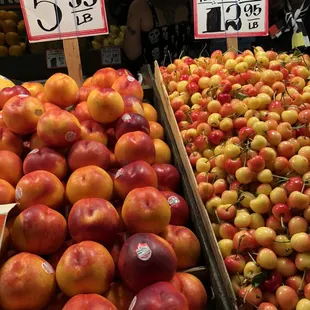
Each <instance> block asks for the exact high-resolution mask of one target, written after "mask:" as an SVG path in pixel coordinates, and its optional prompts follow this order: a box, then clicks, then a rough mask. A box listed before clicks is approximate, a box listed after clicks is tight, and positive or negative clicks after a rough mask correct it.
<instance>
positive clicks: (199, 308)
mask: <svg viewBox="0 0 310 310" xmlns="http://www.w3.org/2000/svg"><path fill="white" fill-rule="evenodd" d="M171 284H172V285H174V286H175V287H176V288H177V289H178V290H179V291H180V292H181V293H182V294H183V295H184V296H185V298H186V299H187V302H188V306H189V308H190V309H191V310H205V309H206V308H207V303H208V296H207V292H206V290H205V288H204V286H203V284H202V283H201V281H200V280H199V279H198V278H197V277H195V276H193V275H191V274H189V273H185V272H177V273H176V274H175V275H174V277H173V279H172V280H171Z"/></svg>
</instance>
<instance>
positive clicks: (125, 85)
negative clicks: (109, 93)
mask: <svg viewBox="0 0 310 310" xmlns="http://www.w3.org/2000/svg"><path fill="white" fill-rule="evenodd" d="M112 88H113V89H115V90H116V91H118V92H119V93H120V94H121V95H122V96H135V97H137V98H138V99H139V100H140V101H142V99H143V96H144V93H143V88H142V86H141V84H140V83H139V82H138V81H137V80H136V79H135V78H133V77H132V76H130V75H127V76H126V75H122V76H120V77H119V78H118V79H117V80H116V81H115V82H114V84H113V85H112Z"/></svg>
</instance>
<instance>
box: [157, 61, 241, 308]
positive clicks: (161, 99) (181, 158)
mask: <svg viewBox="0 0 310 310" xmlns="http://www.w3.org/2000/svg"><path fill="white" fill-rule="evenodd" d="M153 81H154V85H153V89H154V105H155V107H156V109H157V111H159V115H160V117H161V123H162V124H163V126H165V132H166V134H167V140H168V141H169V142H170V143H169V144H170V146H171V148H172V150H173V154H174V162H175V164H176V166H177V167H178V169H179V171H180V173H181V175H182V177H183V184H184V186H183V188H184V195H185V197H186V199H187V200H188V201H190V205H191V206H192V208H193V209H192V213H191V216H192V220H193V223H194V227H195V229H196V232H197V235H198V236H199V237H200V242H201V244H203V252H204V257H205V258H206V264H207V266H208V271H209V277H210V282H211V285H212V289H213V292H214V298H215V302H216V306H217V307H218V308H216V309H223V310H224V309H225V310H230V309H231V310H232V309H237V303H236V296H235V294H234V292H233V289H232V286H231V281H230V278H229V275H228V273H227V270H226V267H225V265H224V262H223V258H222V255H221V253H220V250H219V247H218V245H217V241H216V238H215V235H214V232H213V229H212V226H211V221H210V219H209V216H208V214H207V211H206V208H205V206H204V204H203V202H202V200H201V198H200V196H199V194H198V192H197V183H196V180H195V176H194V173H193V170H192V167H191V166H190V163H189V160H188V156H187V154H186V152H185V148H184V145H183V142H182V138H181V135H180V131H179V129H178V125H177V122H176V120H175V117H174V114H173V111H172V108H171V105H170V103H169V99H168V96H167V91H166V89H165V86H164V84H163V83H162V76H161V73H160V71H159V67H158V63H157V62H155V72H154V79H153Z"/></svg>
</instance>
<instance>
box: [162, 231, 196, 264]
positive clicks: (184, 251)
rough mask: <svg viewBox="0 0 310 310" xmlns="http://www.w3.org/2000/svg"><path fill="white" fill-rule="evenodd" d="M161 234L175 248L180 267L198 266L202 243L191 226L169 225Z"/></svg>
mask: <svg viewBox="0 0 310 310" xmlns="http://www.w3.org/2000/svg"><path fill="white" fill-rule="evenodd" d="M160 236H161V237H162V238H164V239H165V240H166V241H168V242H169V244H171V246H172V248H173V249H174V251H175V254H176V256H177V261H178V263H177V264H178V269H186V268H192V267H195V266H197V263H198V261H199V258H200V243H199V240H198V238H197V237H196V235H195V234H194V233H193V232H192V231H191V230H190V229H189V228H187V227H184V226H175V225H169V226H168V227H167V228H166V229H165V230H164V232H162V233H161V234H160ZM189 249H190V250H189Z"/></svg>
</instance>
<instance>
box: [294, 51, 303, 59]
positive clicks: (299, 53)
mask: <svg viewBox="0 0 310 310" xmlns="http://www.w3.org/2000/svg"><path fill="white" fill-rule="evenodd" d="M302 55H303V54H302V52H301V51H300V50H298V49H297V50H295V51H294V53H293V57H299V56H302Z"/></svg>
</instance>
